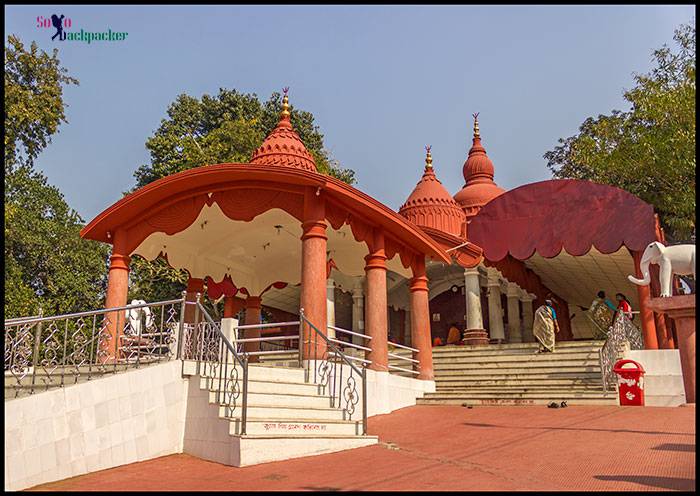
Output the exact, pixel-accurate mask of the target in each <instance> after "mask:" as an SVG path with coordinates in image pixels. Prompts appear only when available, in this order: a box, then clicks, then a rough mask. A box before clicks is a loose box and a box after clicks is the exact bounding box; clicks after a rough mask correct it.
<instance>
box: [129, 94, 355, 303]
mask: <svg viewBox="0 0 700 496" xmlns="http://www.w3.org/2000/svg"><path fill="white" fill-rule="evenodd" d="M281 111H282V98H281V95H280V94H279V93H273V94H272V96H271V97H270V98H269V99H268V100H267V101H266V102H261V101H260V100H259V99H258V97H257V95H255V94H247V93H239V92H238V91H236V90H228V89H224V88H222V89H220V90H219V93H218V95H216V96H210V95H206V94H205V95H203V96H202V98H201V99H197V98H194V97H192V96H189V95H185V94H182V95H180V96H178V97H177V98H176V99H175V101H174V102H173V103H172V104H171V105H170V106H169V107H168V110H167V118H165V119H163V120H162V122H161V124H160V126H159V127H158V129H157V130H156V131H155V133H154V134H153V135H152V136H151V137H150V138H148V140H147V141H146V148H147V149H148V150H149V152H150V154H151V161H150V163H149V164H146V165H142V166H141V167H139V168H138V169H137V170H136V172H135V173H134V177H135V178H136V186H135V187H136V188H139V187H142V186H145V185H146V184H148V183H150V182H153V181H156V180H157V179H160V178H162V177H165V176H168V175H170V174H175V173H177V172H181V171H183V170H187V169H192V168H194V167H200V166H203V165H207V164H218V163H227V162H248V161H249V160H250V158H251V156H252V154H253V151H255V149H256V148H258V147H259V146H260V145H261V144H262V142H263V140H264V139H265V137H266V136H267V135H268V134H269V133H270V131H272V129H274V127H275V126H276V125H277V123H278V122H279V115H280V112H281ZM291 120H292V125H293V126H294V129H295V130H296V131H297V133H298V134H299V137H300V138H301V140H302V142H303V143H304V146H305V147H306V149H307V150H308V151H309V153H311V155H312V156H313V157H314V160H315V162H316V166H317V168H318V170H319V172H321V173H324V174H329V175H331V176H333V177H336V178H338V179H340V180H342V181H345V182H347V183H349V184H353V183H354V182H355V173H354V171H352V170H350V169H343V168H342V167H340V165H339V164H338V162H337V161H335V160H333V159H332V158H331V157H330V154H329V153H328V152H327V150H326V149H325V148H324V145H323V134H321V132H320V130H319V128H318V126H317V125H316V124H315V122H314V116H313V114H311V113H310V112H306V111H303V110H298V109H295V108H294V107H291ZM187 279H188V275H187V272H186V271H177V270H174V269H171V268H170V267H169V266H168V265H167V264H166V263H165V261H163V260H156V261H153V262H148V261H146V260H144V259H143V258H141V257H138V256H136V257H134V258H133V259H132V262H131V293H132V294H133V296H134V297H138V298H142V299H144V300H146V301H157V300H163V299H168V298H173V297H177V295H179V294H180V292H181V291H182V290H183V289H184V288H185V286H186V284H187ZM213 311H214V313H217V312H218V311H219V309H218V308H217V307H215V308H213Z"/></svg>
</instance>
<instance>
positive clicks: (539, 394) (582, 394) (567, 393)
mask: <svg viewBox="0 0 700 496" xmlns="http://www.w3.org/2000/svg"><path fill="white" fill-rule="evenodd" d="M608 394H611V393H608ZM552 396H556V397H559V396H561V397H562V398H564V399H566V398H597V397H599V396H606V395H605V392H604V391H602V390H600V391H577V390H573V391H572V390H566V389H564V390H561V389H560V390H555V391H550V390H538V391H522V392H519V391H495V392H488V391H475V390H469V391H458V392H453V393H448V392H443V391H436V392H434V393H426V394H425V396H423V398H425V399H436V398H462V397H467V398H501V397H503V398H549V397H552Z"/></svg>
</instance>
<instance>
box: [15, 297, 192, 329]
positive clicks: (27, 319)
mask: <svg viewBox="0 0 700 496" xmlns="http://www.w3.org/2000/svg"><path fill="white" fill-rule="evenodd" d="M181 302H182V299H181V298H178V299H177V300H164V301H156V302H155V303H139V304H136V305H125V306H123V307H110V308H103V309H102V310H88V311H86V312H76V313H66V314H63V315H50V316H48V317H17V318H14V319H8V320H6V321H5V325H19V324H34V323H37V322H46V321H47V320H64V319H73V318H75V317H89V316H91V315H99V314H101V313H112V312H118V311H120V310H132V309H134V308H142V307H152V306H156V305H158V306H164V305H172V304H175V303H181ZM188 303H189V302H188Z"/></svg>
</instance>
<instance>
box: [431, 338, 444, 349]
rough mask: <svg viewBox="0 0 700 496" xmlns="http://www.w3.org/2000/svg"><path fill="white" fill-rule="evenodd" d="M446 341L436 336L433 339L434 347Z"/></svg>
mask: <svg viewBox="0 0 700 496" xmlns="http://www.w3.org/2000/svg"><path fill="white" fill-rule="evenodd" d="M443 344H444V343H443V342H442V338H435V339H433V347H435V346H442V345H443Z"/></svg>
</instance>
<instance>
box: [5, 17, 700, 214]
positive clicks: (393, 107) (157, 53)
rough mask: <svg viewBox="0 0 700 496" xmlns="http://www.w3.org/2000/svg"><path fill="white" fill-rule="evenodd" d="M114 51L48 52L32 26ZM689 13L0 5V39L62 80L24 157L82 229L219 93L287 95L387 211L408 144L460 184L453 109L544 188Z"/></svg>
mask: <svg viewBox="0 0 700 496" xmlns="http://www.w3.org/2000/svg"><path fill="white" fill-rule="evenodd" d="M53 13H59V14H60V13H62V14H64V15H66V16H67V17H70V18H71V19H72V22H73V26H72V29H71V30H72V31H75V30H78V31H79V30H80V29H81V28H83V29H85V30H86V31H102V30H106V29H107V28H111V29H112V30H113V31H126V32H128V33H129V35H128V37H127V40H126V41H121V42H100V43H95V42H93V43H91V44H90V45H88V44H86V43H79V42H61V43H59V42H56V41H51V39H50V38H51V35H52V34H53V32H54V31H52V30H50V29H39V28H37V27H36V18H37V16H40V15H41V16H44V17H50V15H51V14H53ZM693 14H694V9H693V7H692V6H631V7H628V6H624V7H623V6H560V7H552V6H529V7H528V6H525V7H516V6H377V7H373V6H302V7H295V6H293V7H282V6H201V7H193V6H147V7H140V6H124V7H115V6H110V7H101V6H100V7H98V6H72V7H71V6H64V7H61V9H60V12H58V11H57V10H56V7H55V6H6V7H5V32H6V33H7V34H10V33H12V34H16V35H18V36H19V37H20V38H21V39H22V40H23V41H24V42H25V43H26V44H28V43H29V42H30V41H32V40H35V41H37V43H38V44H39V46H40V47H41V48H42V49H44V50H50V49H52V48H54V47H59V50H60V52H59V57H60V59H61V61H62V63H63V64H64V65H65V66H66V67H67V68H68V69H69V71H70V73H71V74H72V75H73V76H75V77H77V78H78V79H79V80H80V86H77V87H76V86H71V87H69V88H68V89H67V90H66V91H65V93H64V96H65V100H66V102H67V103H68V105H69V107H68V109H67V117H68V121H69V122H68V124H64V125H63V126H62V127H61V129H60V132H59V133H58V134H57V135H55V136H54V138H53V143H52V144H51V145H49V147H48V148H47V149H46V150H44V152H43V154H42V155H41V156H40V158H39V159H38V161H37V167H38V168H40V169H42V170H43V171H44V172H45V173H46V175H47V176H48V178H49V180H50V182H51V183H52V184H54V185H56V186H58V187H59V188H60V189H61V191H62V192H63V193H64V194H65V197H66V199H67V201H68V203H69V204H70V205H71V206H72V207H73V208H75V209H76V210H77V211H78V212H79V213H80V214H81V215H82V216H83V217H84V219H85V220H86V221H89V220H91V219H92V218H93V217H94V216H95V215H97V214H98V213H99V212H101V211H102V210H103V209H105V208H107V207H108V206H109V205H110V204H112V203H113V202H115V201H116V200H118V199H119V198H121V192H122V191H126V190H128V189H129V188H131V187H132V185H133V184H134V179H133V172H134V170H135V169H136V168H137V167H138V166H139V165H141V164H144V163H147V162H148V160H149V155H148V152H147V150H146V148H145V146H144V143H145V141H146V139H147V137H148V136H150V135H151V134H152V133H153V132H154V131H155V129H156V128H157V127H158V125H159V123H160V121H161V119H162V118H163V117H164V116H165V111H166V109H167V106H168V105H169V103H170V102H172V101H173V100H174V99H175V97H176V96H177V95H178V94H180V93H183V92H184V93H187V94H190V95H193V96H197V97H200V96H201V95H202V94H204V93H208V94H215V93H216V92H218V89H219V88H220V87H225V88H235V89H237V90H239V91H245V92H254V93H257V94H258V95H259V96H260V97H261V98H262V99H267V98H268V97H269V95H270V94H271V93H272V92H273V91H279V90H280V89H281V88H282V87H283V86H289V87H290V88H291V89H290V99H291V102H292V103H293V104H294V105H296V106H298V107H300V108H303V109H304V110H308V111H311V112H312V113H313V114H314V115H315V116H316V120H317V123H318V124H319V125H320V127H321V129H322V131H323V133H324V134H325V143H326V146H327V148H328V149H329V150H330V151H331V154H332V155H333V156H334V157H335V158H336V159H338V160H339V161H340V162H341V164H342V165H343V166H345V167H350V168H352V169H354V170H355V171H356V173H357V178H358V183H357V184H356V186H357V187H358V188H359V189H361V190H363V191H365V192H366V193H368V194H370V195H372V196H374V197H375V198H377V199H379V200H380V201H382V202H384V203H386V204H387V205H388V206H390V207H392V208H394V209H398V207H399V206H400V205H401V203H403V201H404V200H405V199H406V197H407V196H408V194H409V193H410V191H411V190H412V189H413V187H414V186H415V183H416V181H417V180H418V179H419V177H420V175H421V173H422V168H423V163H424V162H423V159H424V150H423V146H424V145H425V144H431V145H432V146H433V149H432V153H433V160H434V166H435V170H436V172H437V174H438V177H439V178H440V179H441V181H442V182H443V184H444V185H445V186H446V188H447V189H448V191H450V192H451V193H452V194H454V193H455V192H457V191H458V190H459V189H460V188H461V187H462V186H463V183H464V180H463V178H462V172H461V171H462V164H463V163H464V160H465V158H466V155H467V151H468V149H469V147H470V145H471V127H472V124H471V113H472V112H480V116H479V121H480V127H481V134H482V140H483V144H484V146H485V148H486V150H487V152H488V154H489V156H490V157H491V159H492V160H493V162H494V165H495V168H496V182H497V183H498V184H499V185H500V186H502V187H503V188H505V189H511V188H514V187H517V186H519V185H521V184H524V183H527V182H532V181H538V180H542V179H547V178H549V177H550V176H551V174H550V172H549V170H548V169H547V167H546V162H545V160H544V159H543V158H542V155H543V154H544V153H545V152H546V151H547V150H550V149H552V148H553V147H554V146H555V145H556V143H557V140H558V138H560V137H568V136H570V135H572V134H574V133H575V132H576V131H577V129H578V126H579V125H580V124H581V123H582V122H583V121H584V120H585V119H586V118H587V117H589V116H595V115H598V114H600V113H609V112H610V110H611V109H613V108H617V109H626V106H625V102H624V99H623V97H622V92H623V89H624V88H629V87H631V86H632V84H633V80H632V73H633V72H635V71H636V72H646V71H647V70H648V69H649V68H650V67H651V51H652V50H653V49H655V48H658V47H660V46H661V45H662V44H664V43H668V44H672V42H673V40H672V37H673V30H674V28H675V27H677V26H678V25H679V24H681V23H687V22H689V21H691V20H692V19H693Z"/></svg>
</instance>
